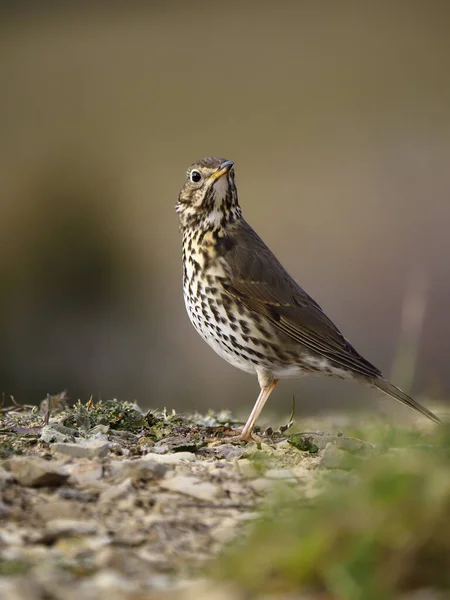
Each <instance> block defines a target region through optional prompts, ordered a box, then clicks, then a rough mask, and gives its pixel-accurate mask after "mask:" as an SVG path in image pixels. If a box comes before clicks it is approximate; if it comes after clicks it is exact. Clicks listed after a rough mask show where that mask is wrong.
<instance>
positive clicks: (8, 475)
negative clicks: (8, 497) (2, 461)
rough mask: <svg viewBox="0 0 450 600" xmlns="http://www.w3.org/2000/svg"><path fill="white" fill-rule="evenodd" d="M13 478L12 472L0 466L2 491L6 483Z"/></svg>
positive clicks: (0, 486) (0, 488)
mask: <svg viewBox="0 0 450 600" xmlns="http://www.w3.org/2000/svg"><path fill="white" fill-rule="evenodd" d="M12 480H13V476H12V475H11V473H8V471H6V469H4V468H3V467H0V491H1V490H3V489H4V488H5V487H6V485H7V484H8V483H9V482H10V481H12Z"/></svg>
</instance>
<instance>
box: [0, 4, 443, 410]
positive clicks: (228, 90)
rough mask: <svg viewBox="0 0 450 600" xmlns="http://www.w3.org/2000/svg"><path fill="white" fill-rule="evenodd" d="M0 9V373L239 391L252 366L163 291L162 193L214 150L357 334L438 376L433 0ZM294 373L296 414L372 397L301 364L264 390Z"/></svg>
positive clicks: (175, 267) (438, 70)
mask: <svg viewBox="0 0 450 600" xmlns="http://www.w3.org/2000/svg"><path fill="white" fill-rule="evenodd" d="M49 4H50V3H49ZM27 7H28V8H27ZM0 11H1V14H0V83H1V88H0V89H1V94H0V120H1V121H0V122H1V136H0V186H1V187H0V189H1V196H0V228H1V253H0V281H1V294H0V338H1V341H2V343H1V349H2V351H1V356H0V388H1V389H0V391H4V392H5V393H7V394H13V395H14V396H15V397H16V399H17V400H19V401H22V402H38V401H40V400H41V399H42V398H43V397H44V396H45V394H46V393H47V392H51V393H54V392H58V391H60V390H62V389H64V388H67V389H68V390H69V395H70V397H71V398H72V399H73V400H75V399H77V398H81V399H83V400H86V399H87V398H88V397H89V395H90V394H94V396H96V397H98V395H100V396H101V397H102V398H105V399H106V398H111V397H118V398H121V399H129V400H133V399H137V400H138V402H139V403H140V404H141V406H143V407H150V406H153V407H163V406H167V407H170V408H172V407H174V408H176V409H178V410H183V409H193V408H197V409H199V410H205V409H206V408H208V407H212V408H216V409H217V408H221V407H222V408H223V407H227V408H232V409H236V410H238V411H241V412H242V413H246V412H248V411H249V410H250V408H251V406H252V404H253V402H254V400H255V397H256V394H257V392H258V384H257V381H256V378H252V377H250V376H248V375H246V374H245V373H242V372H240V371H238V370H236V369H234V368H233V367H231V366H229V365H228V364H226V363H225V362H223V361H222V360H221V359H220V358H219V357H217V356H216V355H215V354H214V353H213V351H212V350H210V349H209V348H208V347H207V346H206V345H205V344H204V342H203V341H202V340H201V339H200V337H198V335H197V334H196V333H195V331H194V330H193V328H192V327H191V325H190V323H189V321H188V318H187V316H186V314H185V310H184V305H183V299H182V292H181V265H180V236H179V232H178V221H177V217H176V215H175V212H174V204H175V201H176V197H177V194H178V191H179V189H180V187H181V185H182V183H183V178H184V173H185V170H186V168H187V167H188V165H189V164H190V163H192V162H193V161H194V160H196V159H198V158H200V157H202V156H207V155H218V156H223V157H226V158H230V159H233V160H234V161H235V165H236V167H235V168H236V176H237V183H238V189H239V195H240V201H241V205H242V206H243V210H244V215H245V217H246V218H247V220H248V221H249V222H250V223H251V225H252V226H253V227H254V228H255V229H256V230H257V231H258V233H259V234H260V235H261V237H263V239H264V240H265V241H266V243H267V244H268V245H269V246H270V247H271V248H272V250H274V252H275V253H276V255H277V256H278V257H279V259H280V260H281V261H282V262H283V264H284V265H285V266H286V267H287V269H288V270H289V271H290V272H291V274H292V275H293V276H294V277H295V278H296V280H297V281H298V282H299V283H300V284H301V285H302V286H303V287H304V288H305V289H306V290H307V291H308V292H309V293H310V294H311V295H312V296H313V297H314V298H315V299H316V300H317V301H318V302H319V303H320V304H321V305H322V307H323V308H324V310H325V311H326V312H327V313H328V314H329V316H330V317H331V318H332V319H333V320H334V321H335V322H336V324H337V325H338V326H339V327H340V328H341V329H342V330H343V332H344V333H345V334H346V336H347V337H348V338H349V339H350V340H351V341H352V343H353V344H354V345H355V346H356V348H357V349H358V350H359V351H360V352H361V353H363V354H364V355H365V356H366V357H367V358H368V359H369V360H371V361H372V362H374V363H375V364H376V365H377V366H379V368H381V369H382V370H383V371H384V372H385V373H386V374H387V375H392V376H393V378H394V380H395V382H396V383H397V384H403V385H404V386H405V387H407V388H408V389H411V391H413V392H414V393H415V394H417V395H418V396H419V397H420V396H428V397H431V398H434V399H438V400H439V399H444V398H446V397H448V395H449V391H450V369H449V357H450V316H449V305H450V261H449V256H450V232H449V228H450V198H449V191H450V167H449V165H450V75H449V73H450V36H449V33H448V32H449V27H450V18H449V16H450V7H449V6H448V3H446V2H443V1H433V0H431V1H429V2H426V3H425V2H420V1H413V0H411V1H409V2H396V3H387V2H372V3H371V2H367V3H366V2H364V3H361V2H345V1H342V2H314V3H311V2H306V1H297V2H294V1H292V2H288V1H282V0H280V1H278V2H264V1H261V0H260V1H259V2H252V1H247V2H237V1H234V0H228V1H227V2H226V3H223V2H222V3H220V2H209V3H207V2H195V1H192V2H189V3H186V2H183V1H181V0H180V1H175V0H172V1H171V2H162V1H161V2H159V1H152V2H148V3H141V2H133V1H129V2H127V3H113V2H110V3H105V2H90V3H71V2H67V3H60V4H59V6H57V7H56V6H53V7H51V8H50V7H49V8H48V9H45V8H44V6H43V5H41V6H39V5H38V3H36V4H32V3H18V5H17V6H16V7H15V8H6V7H5V6H3V8H1V9H0ZM292 393H295V396H296V399H297V411H298V412H300V413H301V412H304V413H308V412H309V413H313V412H317V411H320V410H324V409H329V408H330V407H334V408H341V407H343V406H344V407H350V406H352V405H354V406H364V407H365V408H368V407H370V408H371V409H373V410H378V409H377V406H376V403H375V397H374V395H373V394H372V393H371V392H369V391H367V392H366V391H364V390H362V389H361V388H359V387H358V386H356V385H351V384H348V385H347V384H345V383H343V382H333V381H326V380H324V379H314V378H309V379H305V380H300V381H285V382H282V384H281V385H280V387H279V389H277V391H276V393H275V394H274V396H273V397H272V399H271V402H270V403H269V405H270V406H271V409H272V410H273V411H276V410H278V411H279V412H280V413H282V414H288V413H289V411H290V403H291V396H292ZM387 402H389V405H388V404H386V407H385V409H386V411H388V412H391V411H395V410H396V409H395V407H393V406H392V405H393V404H394V403H392V402H390V401H387ZM383 406H384V403H383ZM399 410H400V411H402V412H401V413H400V412H399V413H397V414H399V415H400V414H401V415H404V409H399Z"/></svg>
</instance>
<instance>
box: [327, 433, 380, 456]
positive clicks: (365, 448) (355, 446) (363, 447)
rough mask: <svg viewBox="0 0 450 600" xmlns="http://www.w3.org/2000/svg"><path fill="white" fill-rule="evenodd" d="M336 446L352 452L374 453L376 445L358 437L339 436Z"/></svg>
mask: <svg viewBox="0 0 450 600" xmlns="http://www.w3.org/2000/svg"><path fill="white" fill-rule="evenodd" d="M335 443H336V446H337V447H338V448H341V450H346V451H347V452H351V453H361V454H373V452H374V451H375V447H374V446H373V445H372V444H369V443H368V442H363V440H358V439H357V438H346V437H337V438H336V442H335Z"/></svg>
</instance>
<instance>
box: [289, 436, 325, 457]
mask: <svg viewBox="0 0 450 600" xmlns="http://www.w3.org/2000/svg"><path fill="white" fill-rule="evenodd" d="M287 441H288V443H289V444H291V446H294V448H297V450H302V451H303V452H309V453H310V454H317V453H318V452H319V447H318V446H316V444H314V442H313V440H312V438H311V437H310V436H307V435H302V434H299V433H294V434H293V435H291V436H290V437H289V438H288V440H287Z"/></svg>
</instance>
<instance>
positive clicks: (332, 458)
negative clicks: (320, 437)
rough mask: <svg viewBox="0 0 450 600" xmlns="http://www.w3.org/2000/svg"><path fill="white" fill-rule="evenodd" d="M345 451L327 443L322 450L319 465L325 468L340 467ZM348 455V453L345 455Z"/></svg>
mask: <svg viewBox="0 0 450 600" xmlns="http://www.w3.org/2000/svg"><path fill="white" fill-rule="evenodd" d="M345 456H346V453H345V452H344V450H341V449H340V448H338V447H337V446H336V445H335V444H332V443H328V444H327V445H326V446H325V449H324V451H323V455H322V458H321V459H320V462H319V465H320V466H321V467H325V468H326V469H342V463H343V460H344V459H345ZM347 456H348V455H347Z"/></svg>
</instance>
